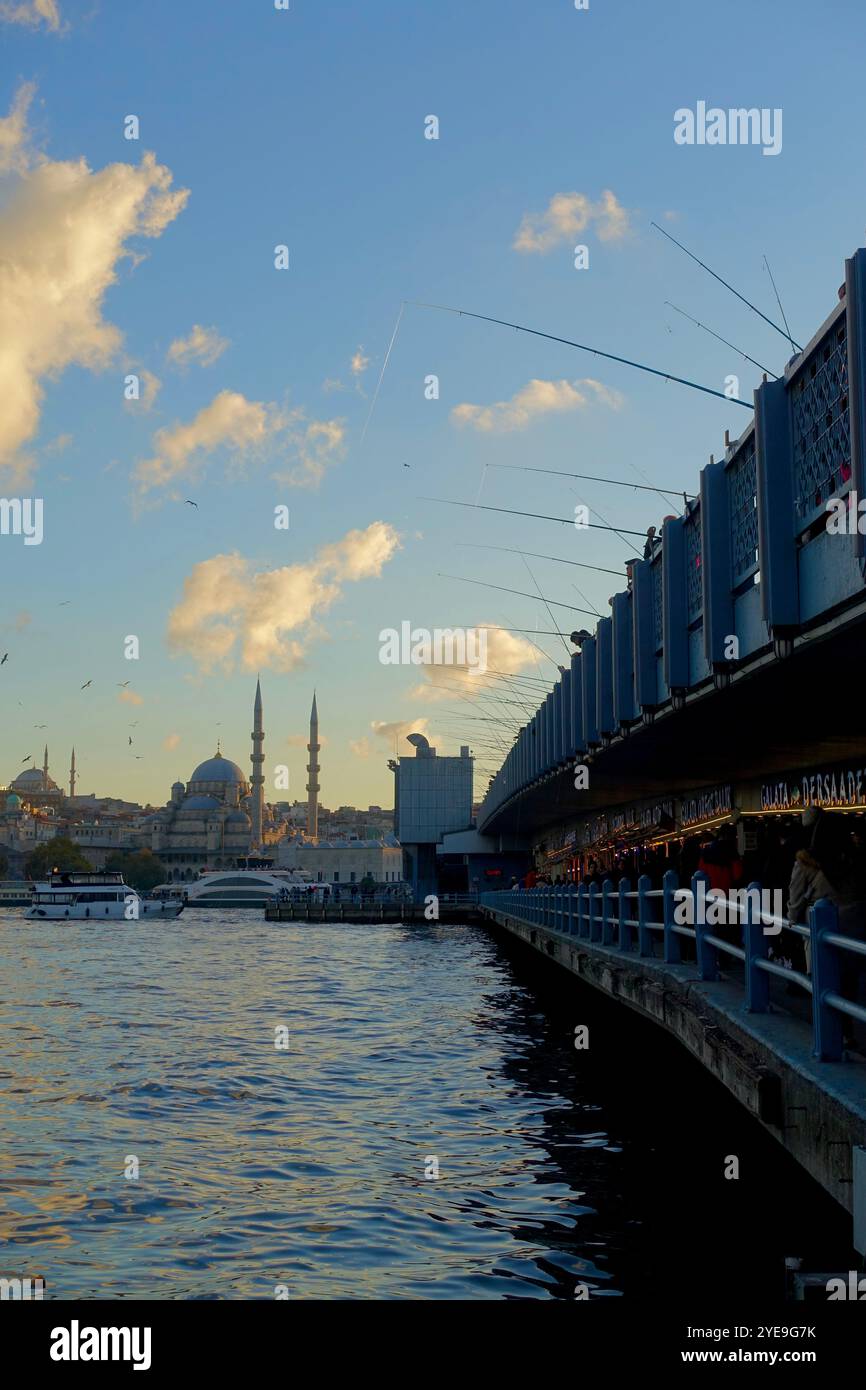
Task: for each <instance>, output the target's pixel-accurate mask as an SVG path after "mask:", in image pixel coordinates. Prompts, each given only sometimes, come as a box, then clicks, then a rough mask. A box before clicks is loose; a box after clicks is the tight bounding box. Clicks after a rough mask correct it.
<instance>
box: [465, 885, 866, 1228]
mask: <svg viewBox="0 0 866 1390" xmlns="http://www.w3.org/2000/svg"><path fill="white" fill-rule="evenodd" d="M695 877H697V876H695ZM666 878H667V882H666V883H665V885H664V887H663V888H662V889H652V888H651V887H650V881H649V879H648V878H645V877H644V878H642V879H641V881H640V882H639V883H638V885H637V888H636V889H633V888H632V887H631V884H630V883H629V882H628V880H626V879H623V880H621V881H620V883H619V884H614V883H613V882H612V881H610V880H607V881H606V882H605V883H604V885H602V886H601V887H600V888H599V887H597V886H596V885H593V886H592V887H591V888H586V887H585V886H583V885H581V887H580V888H536V889H532V890H530V891H523V890H517V891H510V892H500V893H488V894H483V895H482V898H481V906H482V911H483V913H484V915H485V917H486V918H487V919H488V921H489V922H490V923H491V924H492V925H494V926H495V927H497V928H501V929H503V930H504V931H506V932H508V933H510V934H511V935H512V936H514V937H516V938H518V939H519V940H520V941H522V942H523V943H524V944H525V945H526V946H528V947H529V948H530V949H532V950H534V951H536V952H538V953H540V954H541V955H543V956H544V957H545V958H547V959H549V960H550V961H552V962H553V963H554V964H556V965H558V966H561V967H562V968H563V969H564V970H566V971H569V972H570V973H571V974H572V975H574V976H575V977H576V978H577V979H578V980H580V981H581V982H582V983H583V984H586V985H589V986H590V987H591V988H593V989H595V990H598V991H600V992H602V993H603V994H606V995H607V996H608V997H609V998H610V999H612V1000H614V1001H616V1003H617V1004H619V1005H622V1006H625V1007H626V1008H628V1009H630V1010H633V1011H635V1012H636V1013H638V1014H640V1015H642V1016H643V1017H644V1018H645V1019H647V1020H650V1021H651V1022H653V1023H654V1024H656V1025H657V1026H659V1027H661V1028H663V1029H665V1031H666V1032H668V1033H669V1034H671V1035H672V1036H673V1037H675V1038H676V1039H677V1040H678V1041H679V1042H680V1043H681V1044H682V1045H683V1046H684V1047H685V1048H687V1049H688V1051H689V1052H690V1053H691V1054H692V1055H693V1056H694V1057H696V1058H697V1059H698V1061H700V1062H701V1063H702V1064H703V1065H704V1066H705V1067H706V1068H707V1069H708V1071H710V1072H712V1074H713V1075H714V1076H715V1077H717V1078H718V1079H719V1080H720V1081H721V1082H722V1084H723V1085H724V1086H725V1087H726V1089H727V1090H728V1091H729V1092H730V1093H731V1094H732V1095H733V1096H735V1097H736V1099H737V1100H739V1101H740V1103H741V1104H742V1105H743V1106H745V1108H746V1109H747V1110H748V1111H749V1113H750V1114H751V1115H752V1116H753V1117H754V1118H755V1120H756V1121H757V1122H758V1123H759V1124H761V1125H762V1126H763V1127H764V1129H765V1130H767V1131H768V1132H769V1133H771V1134H772V1135H774V1136H775V1138H776V1139H777V1140H778V1141H779V1143H781V1144H782V1145H783V1146H784V1147H785V1149H787V1151H788V1152H789V1153H790V1154H791V1155H792V1157H793V1158H795V1159H796V1161H797V1162H798V1163H799V1164H800V1165H801V1166H802V1167H803V1168H804V1169H806V1171H807V1172H808V1173H809V1174H810V1175H811V1176H812V1177H813V1178H814V1179H815V1180H816V1181H817V1182H819V1183H820V1184H821V1186H822V1187H823V1188H824V1189H825V1190H826V1191H827V1192H828V1193H829V1194H830V1195H831V1196H832V1197H833V1198H834V1199H835V1200H836V1201H837V1202H838V1203H839V1204H840V1205H841V1206H842V1207H844V1208H845V1210H847V1211H848V1212H849V1213H850V1214H851V1217H852V1223H853V1242H852V1243H853V1244H854V1247H855V1248H856V1249H857V1250H859V1251H860V1252H861V1253H866V1056H863V1055H861V1054H860V1053H858V1052H855V1051H848V1050H846V1049H845V1047H844V1045H843V1034H842V1020H843V1018H845V1017H847V1018H848V1019H850V1020H856V1021H858V1022H859V1023H864V1022H866V1009H864V1008H863V1007H862V1006H860V1005H858V1004H855V1003H852V1002H850V1001H849V1000H847V999H845V998H843V997H842V996H841V995H840V994H839V992H838V991H839V976H840V970H841V964H842V957H843V956H844V954H845V953H846V952H859V953H863V954H866V946H864V944H863V943H861V942H856V941H853V940H851V939H850V938H847V937H843V936H840V935H839V934H838V930H837V923H836V913H835V909H834V908H833V906H832V904H829V903H826V902H823V903H819V904H818V905H817V906H816V907H815V908H814V909H812V912H811V915H810V923H809V927H808V931H807V930H806V929H804V928H796V927H791V926H790V925H789V924H785V925H784V927H783V928H782V929H783V930H784V931H793V932H795V933H797V934H800V935H808V936H809V938H810V941H811V947H812V973H811V975H806V974H804V973H801V972H799V971H796V970H789V969H787V968H785V967H783V966H781V965H779V964H778V963H776V962H775V961H773V960H771V959H769V955H768V944H769V942H770V941H771V940H773V939H774V937H773V935H771V934H770V932H772V931H774V930H775V928H776V927H778V926H779V925H780V924H779V923H776V922H775V921H773V919H765V918H763V917H762V916H761V914H760V913H759V912H754V911H752V910H751V909H747V913H746V916H747V920H746V922H745V923H744V924H743V925H744V940H745V943H746V945H745V949H741V948H740V947H738V946H737V945H736V944H734V943H732V942H730V941H728V940H726V939H724V938H723V937H722V936H720V935H717V934H716V933H715V932H714V931H713V930H712V929H708V928H707V927H706V926H702V925H700V923H698V922H697V921H696V925H695V926H693V927H690V926H686V925H680V924H679V923H678V922H677V921H676V918H675V913H674V907H675V903H676V898H675V896H674V894H675V893H676V892H677V884H676V880H675V876H674V875H673V874H669V875H667V876H666ZM696 886H697V885H696V884H693V885H692V888H691V889H690V890H689V891H690V892H692V893H695V891H696ZM755 886H757V885H755ZM679 891H680V893H682V891H683V890H679ZM767 928H769V929H770V932H768V931H767V930H765V929H767ZM687 956H689V957H691V959H686V957H687ZM776 980H778V981H780V982H782V981H784V982H785V984H787V985H788V986H793V987H794V995H795V997H796V992H797V991H799V992H800V994H801V996H802V1000H803V1001H805V1003H806V1008H805V1011H802V1012H801V1011H798V1010H797V1008H796V1005H795V1004H794V1003H793V1001H792V1000H791V996H789V995H788V994H785V995H784V996H782V999H781V1001H780V1000H778V999H775V998H771V993H770V982H771V981H776ZM647 1055H648V1059H650V1058H651V1054H650V1053H648V1054H647ZM647 1064H648V1066H651V1060H648V1063H647ZM648 1084H652V1079H651V1077H649V1076H648Z"/></svg>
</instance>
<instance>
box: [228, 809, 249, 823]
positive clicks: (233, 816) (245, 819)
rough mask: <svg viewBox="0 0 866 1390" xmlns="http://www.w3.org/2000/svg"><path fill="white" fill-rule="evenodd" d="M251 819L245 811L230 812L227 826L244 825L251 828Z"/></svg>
mask: <svg viewBox="0 0 866 1390" xmlns="http://www.w3.org/2000/svg"><path fill="white" fill-rule="evenodd" d="M249 824H250V818H249V816H248V815H247V814H246V812H244V811H229V813H228V815H227V816H226V825H243V826H245V827H249Z"/></svg>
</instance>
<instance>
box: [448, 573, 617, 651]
mask: <svg viewBox="0 0 866 1390" xmlns="http://www.w3.org/2000/svg"><path fill="white" fill-rule="evenodd" d="M436 577H437V578H438V579H456V580H457V582H458V584H477V585H478V586H479V588H482V589H498V590H499V592H500V593H501V594H517V597H518V598H531V599H537V598H538V594H527V593H526V592H525V590H523V589H505V588H503V586H502V585H501V584H488V583H487V582H486V581H485V580H484V579H465V578H464V576H463V575H462V574H442V572H441V571H439V573H438V574H437V576H436ZM547 601H548V600H545V602H547ZM549 602H550V603H552V604H553V606H554V607H555V608H570V609H571V611H572V613H586V614H587V616H588V617H590V618H597V617H598V616H599V615H598V613H592V612H591V611H590V610H589V609H588V608H578V607H576V605H575V604H573V603H560V602H559V600H558V599H555V598H552V599H550V600H549ZM548 659H549V660H553V658H552V657H551V658H548ZM553 664H554V666H555V665H556V662H555V661H554V663H553Z"/></svg>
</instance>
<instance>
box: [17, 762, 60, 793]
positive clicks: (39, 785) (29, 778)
mask: <svg viewBox="0 0 866 1390" xmlns="http://www.w3.org/2000/svg"><path fill="white" fill-rule="evenodd" d="M43 780H44V779H43V773H42V772H41V770H40V769H39V768H38V767H26V768H25V769H24V771H23V772H19V774H18V776H17V777H15V778H13V780H12V786H13V787H17V788H18V789H19V791H24V792H41V791H43V790H44V787H43ZM48 790H49V791H50V792H56V791H57V783H56V782H54V781H53V780H52V779H51V778H50V777H49V778H48Z"/></svg>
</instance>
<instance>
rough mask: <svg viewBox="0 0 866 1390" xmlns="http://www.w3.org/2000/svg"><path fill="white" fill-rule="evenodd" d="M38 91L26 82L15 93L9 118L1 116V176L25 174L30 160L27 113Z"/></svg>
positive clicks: (31, 83)
mask: <svg viewBox="0 0 866 1390" xmlns="http://www.w3.org/2000/svg"><path fill="white" fill-rule="evenodd" d="M35 91H36V85H35V83H33V82H24V83H22V85H21V86H20V87H19V88H18V91H17V92H16V93H15V98H14V100H13V102H12V106H11V108H10V111H9V115H8V116H0V174H8V173H10V172H13V171H14V172H15V173H17V174H23V173H24V171H25V170H26V168H27V165H28V163H29V160H30V151H29V143H28V134H29V133H28V128H27V112H28V111H29V109H30V103H31V101H32V100H33V95H34V93H35Z"/></svg>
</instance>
